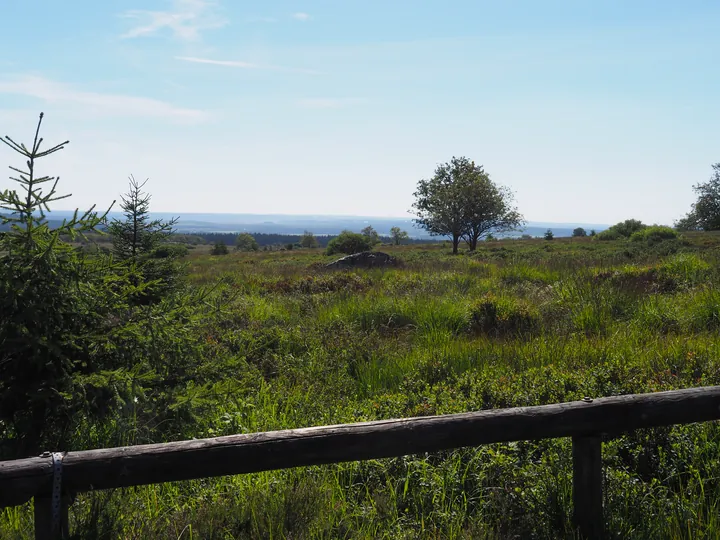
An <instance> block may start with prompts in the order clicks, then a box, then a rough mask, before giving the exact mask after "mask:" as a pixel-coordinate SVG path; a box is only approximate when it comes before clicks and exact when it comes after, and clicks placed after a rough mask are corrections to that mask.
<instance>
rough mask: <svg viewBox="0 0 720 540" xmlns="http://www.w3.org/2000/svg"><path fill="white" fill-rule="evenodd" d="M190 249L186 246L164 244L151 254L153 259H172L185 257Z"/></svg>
mask: <svg viewBox="0 0 720 540" xmlns="http://www.w3.org/2000/svg"><path fill="white" fill-rule="evenodd" d="M188 251H189V250H188V247H187V246H186V245H184V244H163V245H161V246H158V247H157V248H155V249H154V250H153V251H152V253H151V254H150V256H151V258H153V259H172V258H180V257H185V256H186V255H187V254H188Z"/></svg>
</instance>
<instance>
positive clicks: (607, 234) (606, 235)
mask: <svg viewBox="0 0 720 540" xmlns="http://www.w3.org/2000/svg"><path fill="white" fill-rule="evenodd" d="M595 238H596V239H598V240H600V241H603V242H611V241H613V240H622V239H624V238H625V237H624V236H623V235H622V234H620V233H619V232H617V231H616V230H615V229H613V228H612V227H611V228H609V229H605V230H604V231H600V233H598V234H597V235H595Z"/></svg>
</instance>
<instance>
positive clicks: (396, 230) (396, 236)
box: [390, 227, 409, 246]
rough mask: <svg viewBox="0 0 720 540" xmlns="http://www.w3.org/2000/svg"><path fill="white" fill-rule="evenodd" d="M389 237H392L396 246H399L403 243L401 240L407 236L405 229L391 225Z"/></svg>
mask: <svg viewBox="0 0 720 540" xmlns="http://www.w3.org/2000/svg"><path fill="white" fill-rule="evenodd" d="M390 237H391V238H392V239H393V242H394V243H395V245H396V246H399V245H400V244H402V243H403V241H405V240H407V239H408V238H409V236H408V233H407V231H403V230H401V229H400V227H392V228H391V229H390Z"/></svg>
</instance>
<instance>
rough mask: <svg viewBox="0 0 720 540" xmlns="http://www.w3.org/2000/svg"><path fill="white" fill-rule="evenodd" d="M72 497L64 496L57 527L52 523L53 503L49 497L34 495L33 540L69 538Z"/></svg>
mask: <svg viewBox="0 0 720 540" xmlns="http://www.w3.org/2000/svg"><path fill="white" fill-rule="evenodd" d="M71 503H72V497H70V496H69V495H66V496H64V497H63V499H62V504H61V506H60V516H59V518H60V519H59V521H58V523H57V526H56V525H55V524H54V523H53V519H52V517H53V515H52V514H53V501H52V496H51V495H36V496H35V499H34V501H33V507H34V517H35V540H62V539H63V538H70V525H69V524H70V521H69V519H68V514H69V509H70V504H71Z"/></svg>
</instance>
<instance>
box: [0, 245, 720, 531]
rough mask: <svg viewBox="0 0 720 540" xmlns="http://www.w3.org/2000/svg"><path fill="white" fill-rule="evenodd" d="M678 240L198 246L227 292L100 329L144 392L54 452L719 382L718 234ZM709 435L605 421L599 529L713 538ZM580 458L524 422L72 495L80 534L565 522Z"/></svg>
mask: <svg viewBox="0 0 720 540" xmlns="http://www.w3.org/2000/svg"><path fill="white" fill-rule="evenodd" d="M687 238H688V241H689V243H688V244H687V245H685V244H684V245H683V246H682V251H681V252H678V253H675V254H669V255H668V254H662V253H661V252H659V251H658V250H657V249H656V248H655V246H651V245H649V244H647V243H644V242H625V241H624V240H623V241H618V242H560V241H558V242H554V243H553V244H552V245H548V243H547V242H544V241H543V240H542V239H537V240H526V241H515V240H510V239H500V240H498V241H496V242H489V243H484V242H483V243H481V245H480V246H479V247H478V250H477V252H476V253H474V254H471V255H469V256H466V257H452V256H450V255H449V254H448V253H447V252H446V249H444V248H443V247H442V246H441V245H439V244H426V245H422V246H397V247H396V246H388V247H387V251H388V253H390V254H392V255H401V256H402V258H403V260H404V261H405V264H404V266H403V267H402V268H391V269H385V270H383V271H377V270H362V269H357V270H354V271H351V272H326V271H324V270H323V269H322V267H323V266H324V264H325V263H326V259H325V258H324V257H323V255H322V253H321V252H319V251H313V250H300V251H292V252H287V251H282V252H281V251H268V252H260V253H249V254H247V255H244V256H243V257H240V258H236V257H233V258H230V257H225V258H218V257H211V256H208V255H207V254H206V253H201V252H199V251H196V252H194V253H191V254H190V255H189V257H188V262H189V269H190V278H189V279H190V283H191V286H192V287H201V286H205V285H206V284H213V283H215V284H217V285H216V287H217V288H218V289H217V296H218V298H220V297H223V296H225V295H232V294H235V296H231V298H232V299H231V300H230V302H229V303H228V304H226V305H224V306H223V307H219V308H218V309H217V312H215V310H212V312H210V313H205V314H204V315H203V317H202V318H201V319H199V318H198V317H196V316H193V315H192V313H193V312H192V311H185V312H184V313H185V314H189V315H190V316H191V318H193V319H194V320H195V321H196V322H195V323H193V325H192V326H190V327H183V326H180V324H179V323H178V321H177V318H175V317H174V316H172V315H170V317H171V318H170V320H169V321H168V322H167V323H165V322H164V323H163V325H162V326H160V325H155V326H152V321H153V320H154V317H159V316H160V312H159V310H155V309H154V308H152V309H153V310H154V311H153V312H152V313H151V315H152V318H149V319H147V320H146V319H141V320H139V321H138V322H137V325H138V326H140V327H141V328H142V329H143V330H144V328H145V326H144V325H145V323H148V324H150V325H151V326H150V328H151V330H152V333H153V335H152V336H150V335H147V334H148V332H139V333H137V334H134V333H129V335H128V336H127V337H126V339H124V340H119V339H118V338H117V337H115V338H113V342H112V343H113V344H114V349H113V350H114V351H115V352H112V353H108V355H109V356H110V358H109V359H108V361H112V362H117V356H115V355H117V354H119V353H118V352H117V351H120V350H122V351H127V350H130V351H133V352H131V353H126V356H125V360H126V362H127V363H128V364H129V365H135V364H138V365H141V366H145V362H146V360H145V359H146V357H147V356H148V355H150V356H151V358H152V364H153V365H156V366H157V369H156V370H154V371H152V372H151V373H150V374H149V375H148V377H150V380H147V379H146V378H144V377H140V376H137V377H134V378H133V379H132V381H133V383H134V384H135V388H136V390H135V391H134V393H133V394H130V395H131V396H136V397H138V402H137V403H135V401H134V400H133V399H127V398H126V399H125V400H124V401H122V402H112V403H113V407H111V412H112V414H111V415H109V416H108V417H107V418H106V420H104V421H103V422H99V421H94V422H92V423H88V424H82V425H79V426H78V427H77V428H75V429H72V430H71V432H70V435H69V436H68V440H69V443H68V444H69V446H66V447H62V448H59V447H58V449H66V448H68V447H69V448H71V449H76V448H87V447H103V446H115V445H117V444H126V443H132V444H137V443H139V442H162V441H166V440H171V439H174V440H177V439H183V438H187V439H190V438H193V437H195V438H203V437H212V436H220V435H230V434H235V433H254V432H261V431H267V430H276V429H286V428H287V429H291V428H302V427H308V426H313V425H331V424H337V423H348V422H358V421H369V420H382V419H389V418H401V417H407V416H421V415H433V414H446V413H457V412H466V411H477V410H483V409H493V408H500V407H512V406H528V405H538V404H548V403H558V402H566V401H573V400H578V399H582V398H583V397H584V396H591V397H601V396H608V395H620V394H626V393H635V392H655V391H660V390H668V389H673V388H683V387H691V386H699V385H714V384H718V383H720V363H719V362H718V358H719V357H720V356H719V355H718V340H717V331H718V328H720V322H718V321H720V294H718V292H717V291H718V290H720V273H718V272H717V271H716V268H717V266H718V262H719V257H720V249H719V248H720V237H717V236H715V235H707V234H705V233H690V234H688V235H687ZM667 243H668V242H663V244H667ZM547 248H550V249H549V250H548V249H547ZM207 301H210V300H209V299H208V300H207ZM213 302H214V300H213ZM199 303H202V302H198V301H196V299H195V298H194V297H193V298H190V299H188V300H187V301H186V304H192V305H193V306H194V305H196V304H199ZM165 305H167V306H169V307H170V306H175V307H173V308H172V310H171V311H170V312H169V313H170V314H171V313H172V312H177V310H179V309H180V306H179V305H178V303H177V302H167V303H166V304H165ZM144 309H146V308H142V310H144ZM183 309H186V308H183ZM137 311H138V312H139V311H141V309H140V308H138V310H137ZM163 316H165V315H164V314H163ZM123 328H127V327H126V326H125V325H124V324H123ZM181 329H184V332H182V333H181V332H180V330H181ZM101 337H102V336H101ZM158 338H161V339H162V341H160V343H159V344H157V341H158ZM190 338H192V340H190ZM94 343H101V344H102V343H105V342H103V341H99V342H94ZM156 347H159V348H160V351H161V352H162V354H163V355H167V358H163V356H160V355H159V354H155V353H154V352H153V351H155V348H156ZM136 349H137V350H136ZM176 349H177V350H178V351H179V352H174V351H175V350H176ZM188 353H189V355H190V360H188V359H187V354H188ZM143 369H144V368H143ZM118 376H119V375H118ZM123 380H126V379H123ZM128 380H129V379H128ZM100 388H103V386H102V385H101V386H100ZM98 393H99V394H100V395H104V394H102V393H100V392H98ZM83 415H84V413H81V412H78V414H76V415H75V416H78V417H82V416H83ZM718 436H720V426H718V424H717V423H714V422H708V423H701V424H696V425H688V426H679V427H677V428H671V429H667V428H663V429H651V430H641V431H640V432H635V433H630V434H616V435H614V436H613V437H609V438H607V439H606V440H604V441H603V470H604V478H605V483H604V504H605V509H606V516H607V517H608V519H607V529H608V537H611V538H630V539H635V540H639V539H644V538H659V539H662V538H695V537H697V538H714V537H717V532H718V530H719V529H720V524H718V523H717V519H716V517H714V516H716V512H715V509H716V508H717V507H718V504H719V503H720V492H719V491H718V489H717V487H716V486H715V483H716V482H715V480H714V478H715V476H716V470H717V463H718V462H720V448H719V447H718V445H717V444H716V442H715V441H717V439H718ZM571 471H572V443H571V441H570V440H568V439H557V440H546V441H528V442H521V443H510V444H495V445H488V446H480V447H471V448H465V449H459V450H454V451H446V452H435V453H430V454H422V455H417V456H405V457H402V458H392V459H381V460H372V461H361V462H351V463H342V464H335V465H323V466H318V467H308V468H300V469H290V470H281V471H269V472H265V473H261V474H252V475H237V476H233V477H224V478H221V479H204V480H200V481H191V482H180V483H174V484H164V485H151V486H144V487H139V488H136V489H132V490H116V491H115V492H113V493H112V494H106V493H103V492H97V493H92V494H80V495H78V499H77V501H76V503H75V504H73V506H72V507H71V510H70V512H71V520H72V522H73V527H74V530H75V531H76V532H77V534H78V535H79V537H80V538H97V537H99V536H100V535H101V534H102V533H103V531H105V532H107V533H108V536H109V537H119V538H157V537H162V538H164V537H172V538H179V537H187V536H188V534H189V531H191V530H192V533H193V537H201V538H266V537H275V538H317V537H319V538H547V539H550V538H573V537H574V536H573V534H574V532H573V531H572V527H571V525H570V520H571V515H572V500H571V499H572V497H571V487H572V476H571ZM93 507H94V508H96V510H95V512H94V513H93V512H92V511H91V509H93ZM93 527H95V528H93ZM99 529H100V530H99ZM183 531H184V532H183ZM0 537H2V538H5V537H8V538H25V537H28V538H31V537H32V507H31V506H30V505H28V506H26V507H22V508H17V509H9V510H8V511H5V512H4V513H0Z"/></svg>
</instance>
